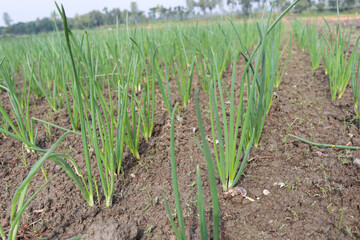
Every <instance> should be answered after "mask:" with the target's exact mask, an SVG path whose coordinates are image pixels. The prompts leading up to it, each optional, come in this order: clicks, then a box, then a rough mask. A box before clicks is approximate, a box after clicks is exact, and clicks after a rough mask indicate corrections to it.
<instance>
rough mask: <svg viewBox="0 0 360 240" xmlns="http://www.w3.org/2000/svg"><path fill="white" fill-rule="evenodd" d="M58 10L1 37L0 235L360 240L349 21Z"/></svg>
mask: <svg viewBox="0 0 360 240" xmlns="http://www.w3.org/2000/svg"><path fill="white" fill-rule="evenodd" d="M59 11H60V12H61V14H62V19H63V21H64V29H65V31H64V32H55V33H51V34H46V35H38V36H22V37H16V38H15V37H14V38H7V39H1V40H0V84H1V88H0V112H1V115H0V192H1V194H0V226H1V227H2V229H1V228H0V236H2V237H3V239H69V238H75V239H80V238H81V239H101V237H102V239H358V238H360V175H359V173H360V148H359V146H360V121H359V113H360V102H359V100H360V71H359V67H360V63H359V61H360V52H359V50H360V49H359V32H358V29H357V27H356V26H358V25H359V22H356V20H354V21H355V23H354V25H352V24H350V22H351V23H352V21H353V20H350V21H349V22H348V23H346V21H347V20H346V19H343V18H342V19H341V20H339V22H340V24H339V22H338V20H337V19H330V20H329V21H328V22H326V21H324V20H323V19H317V21H316V23H315V21H313V20H314V19H301V20H296V19H289V18H288V19H285V20H284V21H283V20H281V19H280V18H277V20H275V18H273V17H269V16H265V17H264V19H263V21H261V19H257V22H258V23H259V25H257V23H256V21H249V22H244V21H235V20H234V21H231V20H219V19H212V20H208V22H207V23H206V24H205V23H204V22H203V21H202V23H201V24H199V23H197V22H196V21H193V22H186V23H182V24H177V23H168V24H162V25H161V26H156V25H151V27H146V26H145V27H136V26H134V25H131V26H128V25H126V26H113V27H111V28H109V29H106V30H100V29H97V30H93V31H89V32H71V30H70V29H69V28H68V27H67V22H66V18H65V15H64V11H63V9H62V10H59ZM278 20H279V21H278ZM306 140H308V141H311V142H304V141H306ZM324 144H325V145H324ZM326 144H328V145H326ZM174 229H176V230H174Z"/></svg>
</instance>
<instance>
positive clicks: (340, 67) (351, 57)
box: [322, 1, 360, 101]
mask: <svg viewBox="0 0 360 240" xmlns="http://www.w3.org/2000/svg"><path fill="white" fill-rule="evenodd" d="M337 15H338V22H337V24H336V30H335V31H332V30H331V27H330V25H329V23H328V22H327V21H326V20H325V19H324V21H325V23H326V26H327V29H328V35H329V36H325V35H324V34H322V38H323V39H324V41H325V43H326V45H327V47H328V50H327V51H325V52H324V54H325V58H327V60H326V62H325V65H327V70H328V73H329V83H330V92H331V99H332V100H333V101H335V100H336V97H337V98H341V97H342V95H343V94H344V92H345V89H346V87H347V85H348V83H349V81H350V78H351V75H352V66H353V61H356V59H357V56H356V54H358V53H357V51H352V53H351V54H350V41H351V33H352V29H353V27H354V23H355V20H354V22H353V24H352V26H351V27H350V28H345V27H344V28H343V30H342V29H341V24H340V13H339V1H337ZM345 25H347V22H346V24H345ZM329 40H330V41H329ZM359 40H360V36H359V37H358V38H357V40H356V43H355V45H354V49H356V48H358V47H359Z"/></svg>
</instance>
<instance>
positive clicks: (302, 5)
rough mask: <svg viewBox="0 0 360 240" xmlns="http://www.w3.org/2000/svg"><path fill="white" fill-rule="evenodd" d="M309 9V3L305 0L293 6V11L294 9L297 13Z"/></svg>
mask: <svg viewBox="0 0 360 240" xmlns="http://www.w3.org/2000/svg"><path fill="white" fill-rule="evenodd" d="M309 7H310V3H309V2H308V1H306V0H303V1H299V2H298V3H297V4H296V5H295V7H294V9H295V10H296V11H297V12H302V11H304V10H306V9H307V8H309Z"/></svg>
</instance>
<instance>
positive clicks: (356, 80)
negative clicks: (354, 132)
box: [351, 49, 360, 129]
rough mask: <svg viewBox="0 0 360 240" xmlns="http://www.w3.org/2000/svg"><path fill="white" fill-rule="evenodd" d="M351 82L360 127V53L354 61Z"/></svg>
mask: <svg viewBox="0 0 360 240" xmlns="http://www.w3.org/2000/svg"><path fill="white" fill-rule="evenodd" d="M355 51H359V50H358V49H356V50H355ZM356 65H357V70H356V73H355V69H356ZM351 82H352V84H351V86H352V91H353V97H354V112H355V115H356V117H357V119H358V123H359V129H360V55H359V56H358V59H357V61H354V62H353V67H352V76H351Z"/></svg>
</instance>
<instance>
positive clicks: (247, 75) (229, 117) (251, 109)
mask: <svg viewBox="0 0 360 240" xmlns="http://www.w3.org/2000/svg"><path fill="white" fill-rule="evenodd" d="M298 1H299V0H297V1H295V2H294V3H293V4H291V5H290V6H289V7H288V8H287V9H286V10H285V11H284V12H283V13H282V14H280V16H279V17H278V18H277V19H276V20H275V21H274V22H272V23H271V24H270V19H271V14H269V17H268V20H267V22H266V24H261V25H258V31H259V41H258V44H257V45H256V47H255V49H254V51H253V52H252V54H251V55H250V56H246V55H245V54H244V53H242V55H243V56H244V57H245V60H246V65H245V68H244V72H243V75H242V78H241V81H240V87H239V98H238V99H239V100H238V103H237V104H238V105H237V106H236V105H235V80H236V72H237V71H236V65H237V63H236V61H237V59H238V58H239V55H240V53H239V54H237V55H235V56H234V60H233V75H232V82H231V90H230V93H229V94H226V91H225V90H224V89H223V84H222V82H221V79H220V78H219V74H218V73H214V74H212V73H211V74H212V75H211V76H213V77H212V78H211V83H210V86H209V105H210V116H209V118H210V122H211V133H212V142H213V148H214V157H215V163H216V169H217V172H218V175H219V178H220V182H221V184H222V186H223V190H224V191H226V190H227V189H228V188H232V187H234V186H235V184H236V183H237V182H238V180H239V178H240V177H241V175H242V172H243V170H244V168H245V165H246V162H247V159H248V157H249V153H250V150H251V148H252V145H253V143H255V144H258V142H259V140H260V136H261V132H262V129H263V126H264V121H265V116H266V113H267V111H268V108H269V104H270V101H271V99H272V94H273V84H274V82H275V78H270V77H267V74H269V73H267V71H266V70H267V66H266V63H267V61H266V58H267V57H269V55H270V54H269V55H267V54H266V53H265V50H266V49H268V48H267V46H269V45H268V44H270V45H271V40H272V39H270V35H271V31H272V30H273V29H274V28H275V27H276V25H277V23H279V21H280V20H281V19H282V17H283V16H284V15H285V14H286V13H287V12H288V11H289V10H290V9H291V8H292V7H293V6H294V5H295V4H296V3H297V2H298ZM235 31H236V29H235ZM209 56H210V57H209V59H210V61H211V70H212V71H211V72H216V70H217V69H218V68H217V67H216V64H217V63H216V60H215V58H213V54H212V55H209ZM253 61H255V62H254V63H253ZM270 62H271V61H270ZM253 65H254V66H255V67H254V66H253ZM260 66H262V71H260ZM245 81H246V89H245ZM245 90H246V97H247V105H246V108H245V102H244V99H245V95H244V92H245ZM226 96H228V98H229V99H228V100H229V101H228V102H230V103H229V104H230V106H229V110H228V111H227V109H226V107H225V102H227V101H226ZM218 98H219V99H220V103H218V100H217V99H218ZM196 108H197V115H198V122H199V129H203V121H202V117H201V112H200V106H199V102H198V100H197V101H196ZM219 108H220V110H219ZM245 109H246V110H245ZM240 128H241V130H239V129H240ZM202 135H203V136H202V137H201V140H202V146H200V144H198V145H199V147H200V148H201V149H202V152H203V153H204V154H205V153H206V152H210V150H209V146H208V144H207V139H206V138H205V135H204V134H202ZM239 138H240V140H239ZM205 156H206V158H207V159H208V161H209V162H212V160H211V156H210V155H209V154H205ZM240 160H241V161H240Z"/></svg>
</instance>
